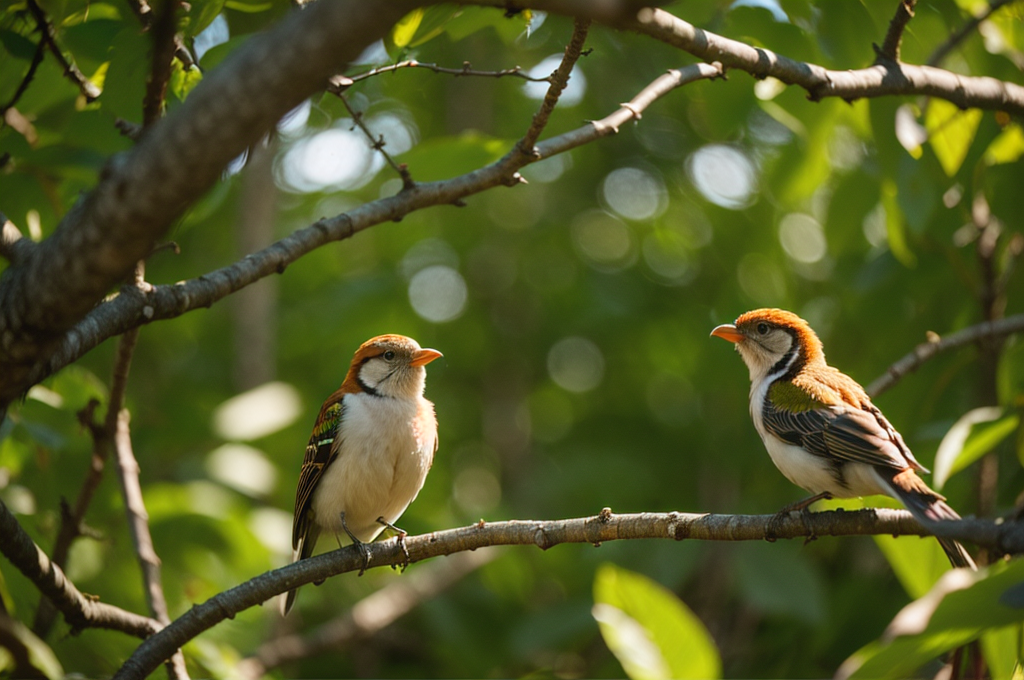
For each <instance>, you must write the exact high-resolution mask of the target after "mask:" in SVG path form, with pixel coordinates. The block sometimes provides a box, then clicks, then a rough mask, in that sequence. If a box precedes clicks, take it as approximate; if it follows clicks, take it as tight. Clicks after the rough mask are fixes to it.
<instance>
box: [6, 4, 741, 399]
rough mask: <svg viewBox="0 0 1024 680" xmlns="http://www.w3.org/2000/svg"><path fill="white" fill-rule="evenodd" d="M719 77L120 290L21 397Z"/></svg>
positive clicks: (70, 336) (689, 71) (666, 87)
mask: <svg viewBox="0 0 1024 680" xmlns="http://www.w3.org/2000/svg"><path fill="white" fill-rule="evenodd" d="M303 11H304V12H305V11H307V10H303ZM721 75H722V71H721V69H720V67H719V66H718V65H717V64H692V65H690V66H687V67H685V68H681V69H673V70H671V71H668V72H667V73H665V74H664V75H662V76H659V77H658V78H657V79H655V80H654V81H653V82H652V83H651V84H650V85H648V86H647V87H645V88H644V89H643V90H641V91H640V92H639V93H638V94H637V95H636V96H635V97H633V99H631V100H630V101H629V102H627V103H626V104H623V105H622V106H621V108H619V109H617V110H616V111H614V112H612V113H611V114H609V115H608V116H606V117H604V118H602V119H601V120H597V121H593V122H591V123H588V124H586V125H584V126H582V127H580V128H577V129H576V130H573V131H570V132H567V133H565V134H562V135H558V136H556V137H552V138H551V139H548V140H545V141H543V142H540V143H539V144H537V145H536V147H535V149H536V151H537V154H538V155H536V156H522V155H521V154H516V153H515V149H512V150H511V151H510V152H509V154H507V155H506V156H505V157H504V158H501V159H500V160H498V161H496V162H495V163H493V164H491V165H489V166H486V167H483V168H480V169H479V170H474V171H473V172H469V173H466V174H465V175H460V176H458V177H454V178H452V179H448V180H443V181H438V182H421V183H417V184H416V185H415V186H414V187H413V188H412V189H409V190H407V191H401V192H399V193H398V194H396V195H395V196H389V197H387V198H382V199H378V200H376V201H371V202H369V203H366V204H364V205H361V206H359V207H358V208H356V209H354V210H352V211H350V212H348V213H343V214H341V215H337V216H335V217H331V218H325V219H322V220H319V221H318V222H314V223H313V224H312V225H310V226H308V227H306V228H304V229H300V230H298V231H296V232H294V233H293V234H291V235H290V236H287V237H285V238H283V239H281V240H280V241H277V242H276V243H273V244H271V245H270V246H268V247H266V248H264V249H263V250H261V251H259V252H256V253H253V254H252V255H249V256H248V257H245V258H243V259H242V260H239V261H238V262H235V263H234V264H231V265H228V266H226V267H222V268H221V269H217V270H215V271H212V272H210V273H208V274H205V275H203V276H200V277H199V278H196V279H190V280H188V281H181V282H179V283H175V284H173V285H161V286H152V287H150V288H148V289H147V290H146V291H143V290H140V289H138V288H134V287H130V288H125V289H123V290H122V291H121V293H120V294H119V295H117V296H116V297H114V298H113V299H111V300H109V301H106V302H103V303H102V304H100V305H98V306H97V307H96V308H95V309H93V310H92V311H91V312H89V314H88V315H87V316H86V317H85V318H84V319H83V320H82V321H81V322H80V323H78V324H77V325H76V326H75V327H74V328H72V329H71V330H70V331H68V332H67V333H66V334H65V335H64V337H63V338H62V339H61V341H60V344H59V346H58V349H57V350H56V351H55V352H54V353H53V354H52V355H51V356H49V357H48V358H46V359H45V360H44V361H41V362H39V363H37V364H36V365H35V366H33V368H32V370H31V371H30V372H29V373H28V375H27V376H26V378H25V387H24V388H23V389H27V387H28V386H29V385H32V384H35V383H36V382H39V381H40V380H42V379H43V378H45V377H46V376H47V375H50V374H51V373H54V372H55V371H57V370H59V369H61V368H63V367H64V366H66V365H68V364H70V363H72V362H74V361H76V360H77V359H78V358H79V357H81V356H83V355H84V354H86V353H87V352H89V351H90V350H92V349H93V348H94V347H96V346H97V345H99V344H100V343H101V342H103V341H104V340H107V339H108V338H111V337H113V336H115V335H118V334H119V333H123V332H125V331H126V330H128V329H129V328H135V327H138V326H141V325H143V324H146V323H150V322H152V321H156V320H159V319H172V318H175V317H177V316H181V315H182V314H185V313H186V312H189V311H192V310H193V309H198V308H205V307H210V306H212V305H213V304H214V303H215V302H217V301H219V300H221V299H223V298H224V297H226V296H228V295H230V294H231V293H233V292H235V291H237V290H239V289H241V288H244V287H245V286H248V285H249V284H251V283H253V282H254V281H258V280H259V279H261V278H263V277H266V276H270V275H271V274H275V273H277V274H280V273H283V272H284V270H285V268H287V267H288V265H290V264H291V263H292V262H295V261H296V260H298V259H299V258H300V257H302V256H303V255H306V254H308V253H310V252H312V251H313V250H316V249H317V248H319V247H321V246H323V245H325V244H327V243H330V242H332V241H341V240H344V239H346V238H349V237H351V236H353V235H354V234H356V233H358V232H360V231H363V230H364V229H368V228H370V227H372V226H374V225H377V224H381V223H383V222H389V221H398V220H401V219H402V218H403V217H405V216H406V215H408V214H410V213H412V212H415V211H417V210H421V209H423V208H428V207H431V206H437V205H450V204H454V203H456V202H457V201H459V200H461V199H463V198H465V197H467V196H471V195H473V194H477V193H480V192H482V191H486V190H488V189H491V188H494V187H496V186H502V185H510V184H511V185H515V184H517V183H518V179H517V174H516V173H517V171H518V170H519V169H520V168H522V167H524V166H526V165H529V164H530V163H535V162H537V161H541V160H544V159H545V158H551V157H552V156H556V155H558V154H560V153H565V152H566V151H569V150H571V149H575V148H576V147H579V146H583V145H584V144H588V143H590V142H593V141H596V140H598V139H601V138H603V137H607V136H609V135H613V134H616V133H617V132H618V131H619V127H620V126H621V125H624V124H626V123H627V122H629V121H633V120H638V119H639V117H640V115H641V114H642V113H643V111H644V110H645V109H646V108H647V107H648V106H650V105H651V104H652V103H654V102H655V101H657V100H658V99H659V98H661V97H663V96H664V95H666V94H668V93H669V92H671V91H672V90H674V89H675V88H677V87H681V86H683V85H686V84H689V83H692V82H695V81H698V80H703V79H713V78H717V77H720V76H721ZM0 380H2V379H0Z"/></svg>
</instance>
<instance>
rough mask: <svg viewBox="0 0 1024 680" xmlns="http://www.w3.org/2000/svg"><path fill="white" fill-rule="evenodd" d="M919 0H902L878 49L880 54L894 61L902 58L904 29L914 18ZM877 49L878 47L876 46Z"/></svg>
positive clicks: (881, 56) (883, 57)
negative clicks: (901, 49) (901, 44)
mask: <svg viewBox="0 0 1024 680" xmlns="http://www.w3.org/2000/svg"><path fill="white" fill-rule="evenodd" d="M915 5H917V0H900V3H899V6H898V7H897V8H896V14H895V15H894V16H893V18H892V21H890V22H889V30H888V31H887V32H886V34H885V41H884V42H883V43H882V47H881V48H880V49H878V56H879V57H880V58H882V59H887V60H889V61H892V62H898V61H899V60H900V43H901V42H903V30H904V29H905V28H906V27H907V24H909V23H910V20H911V19H913V18H914V6H915ZM876 49H877V48H876Z"/></svg>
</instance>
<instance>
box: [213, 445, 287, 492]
mask: <svg viewBox="0 0 1024 680" xmlns="http://www.w3.org/2000/svg"><path fill="white" fill-rule="evenodd" d="M206 472H207V473H208V474H209V475H210V478H211V479H215V480H217V481H218V482H220V483H221V484H224V485H225V486H229V487H231V488H232V489H234V490H236V491H240V492H242V493H244V494H247V495H249V496H256V497H259V496H266V495H267V494H269V493H271V492H272V491H273V490H274V488H275V486H276V485H277V468H276V467H274V464H273V463H271V462H270V461H269V460H267V456H266V454H265V453H263V452H262V451H260V450H259V449H255V448H253V447H251V446H246V445H245V444H224V445H222V446H218V447H217V448H216V449H214V450H213V451H211V452H210V454H209V455H208V456H207V457H206Z"/></svg>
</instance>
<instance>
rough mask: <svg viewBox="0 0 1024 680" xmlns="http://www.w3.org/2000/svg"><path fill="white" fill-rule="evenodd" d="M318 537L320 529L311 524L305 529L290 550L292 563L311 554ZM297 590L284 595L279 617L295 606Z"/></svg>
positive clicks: (285, 614)
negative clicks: (293, 547)
mask: <svg viewBox="0 0 1024 680" xmlns="http://www.w3.org/2000/svg"><path fill="white" fill-rule="evenodd" d="M319 537H320V529H319V528H318V527H317V526H316V525H315V524H313V523H310V526H309V527H307V528H306V533H305V535H303V536H300V537H299V542H298V544H297V545H296V546H295V549H294V550H292V562H293V563H294V562H298V561H299V560H304V559H306V558H307V557H310V556H311V555H312V554H313V549H314V548H316V539H317V538H319ZM298 593H299V591H298V589H293V590H289V591H288V592H287V594H285V596H284V599H283V600H281V616H287V614H288V611H289V610H290V609H291V608H292V605H293V604H295V597H296V596H297V595H298Z"/></svg>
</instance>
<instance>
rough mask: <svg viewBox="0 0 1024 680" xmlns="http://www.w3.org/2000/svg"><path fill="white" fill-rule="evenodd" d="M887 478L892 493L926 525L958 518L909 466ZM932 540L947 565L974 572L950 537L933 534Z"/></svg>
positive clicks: (974, 568) (971, 565) (961, 548)
mask: <svg viewBox="0 0 1024 680" xmlns="http://www.w3.org/2000/svg"><path fill="white" fill-rule="evenodd" d="M887 481H888V482H889V487H890V488H891V489H892V491H893V495H894V496H895V497H896V498H898V499H899V500H900V501H901V502H902V503H903V505H905V506H906V507H907V510H909V511H910V513H911V514H912V515H913V516H914V518H915V519H917V521H918V522H921V523H922V524H924V525H926V526H927V525H928V524H931V523H934V522H942V521H946V520H956V519H960V515H958V514H957V512H956V510H954V509H953V508H951V507H949V505H947V504H946V499H945V497H943V496H942V495H940V494H938V493H936V492H935V491H932V490H931V489H930V488H929V487H928V485H927V484H925V483H924V480H922V479H921V478H920V477H918V476H917V474H916V473H915V472H914V471H913V470H912V469H910V468H908V469H906V470H903V471H902V472H899V473H897V474H896V475H894V476H893V477H892V478H891V479H889V480H887ZM936 540H938V542H939V545H941V546H942V550H943V551H944V552H945V553H946V557H947V558H949V563H950V564H952V565H953V566H954V567H967V568H968V569H973V570H975V571H977V569H978V567H977V565H976V564H975V563H974V560H972V559H971V556H970V554H968V552H967V550H966V549H965V548H964V547H963V546H962V545H960V544H959V543H958V542H956V541H954V540H953V539H951V538H939V537H936Z"/></svg>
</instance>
